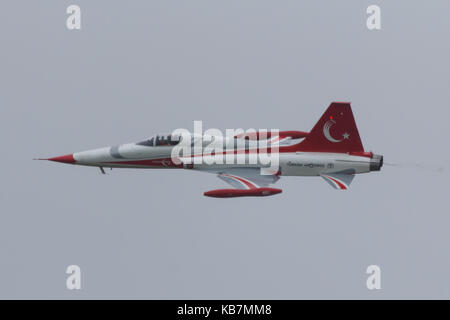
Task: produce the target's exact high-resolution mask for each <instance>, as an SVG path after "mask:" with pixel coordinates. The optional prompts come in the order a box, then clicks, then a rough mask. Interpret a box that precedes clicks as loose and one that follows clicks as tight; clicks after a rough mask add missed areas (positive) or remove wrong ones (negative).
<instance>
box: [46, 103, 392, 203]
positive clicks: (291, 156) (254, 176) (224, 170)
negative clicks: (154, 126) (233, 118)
mask: <svg viewBox="0 0 450 320" xmlns="http://www.w3.org/2000/svg"><path fill="white" fill-rule="evenodd" d="M231 139H233V140H234V142H235V145H239V144H237V143H236V142H237V141H239V140H240V141H239V142H244V143H243V144H242V143H241V145H243V148H241V150H239V149H238V150H234V151H233V152H234V153H239V152H240V153H241V154H242V153H244V154H246V155H248V154H249V153H251V152H254V151H255V149H256V152H263V151H262V150H258V146H259V144H258V139H265V140H268V141H269V147H268V148H266V149H265V150H264V152H268V153H270V152H272V148H273V146H274V145H275V144H276V147H277V151H278V156H279V158H278V168H277V169H278V170H273V171H272V172H270V173H269V174H268V173H267V172H263V171H264V169H265V168H266V167H267V166H265V165H263V164H261V163H260V162H257V163H254V164H241V165H239V164H226V163H223V164H206V163H203V162H201V163H198V164H196V163H195V162H194V163H192V161H186V160H187V159H186V158H179V159H178V161H174V158H173V156H172V151H173V148H174V147H176V146H177V145H178V144H179V143H180V141H181V140H182V139H175V138H174V137H173V136H172V135H157V136H155V137H153V138H151V139H148V140H145V141H142V142H138V143H128V144H122V145H117V146H112V147H105V148H100V149H94V150H89V151H83V152H77V153H73V154H68V155H64V156H59V157H54V158H49V159H40V160H50V161H56V162H62V163H69V164H76V165H83V166H95V167H99V168H100V170H101V171H102V173H105V172H104V170H103V168H104V167H107V168H140V169H143V168H184V169H190V170H199V171H205V172H210V173H215V174H217V176H218V177H219V178H220V179H222V180H223V181H225V182H227V183H228V184H230V185H231V186H232V187H233V188H229V189H218V190H211V191H207V192H205V193H204V195H205V196H208V197H218V198H229V197H242V196H269V195H274V194H277V193H280V192H281V191H282V190H281V189H275V188H271V187H270V185H271V184H274V183H275V182H277V181H278V180H279V179H280V176H320V177H322V178H323V179H325V181H327V182H328V183H329V184H330V185H331V186H332V187H334V188H336V189H340V190H346V189H347V188H348V187H349V185H350V183H351V182H352V180H353V177H354V175H355V174H358V173H366V172H371V171H379V170H380V169H381V167H382V165H383V156H381V155H375V154H373V153H372V152H365V151H364V148H363V145H362V143H361V139H360V137H359V133H358V129H357V128H356V123H355V119H354V117H353V113H352V110H351V107H350V103H348V102H333V103H331V105H330V106H329V107H328V109H327V110H326V111H325V113H324V114H323V115H322V117H321V118H320V120H319V121H318V122H317V123H316V125H315V126H314V128H312V130H311V131H310V132H309V133H308V132H302V131H280V132H279V135H278V136H271V135H270V132H269V133H268V134H267V135H264V134H260V132H256V135H253V136H252V137H250V136H249V135H241V136H234V137H231ZM242 140H245V141H242ZM203 147H204V145H203ZM226 152H227V150H225V152H224V154H225V153H226ZM211 154H213V155H215V156H217V154H214V153H210V154H205V153H204V152H202V151H201V152H200V153H197V154H196V153H193V154H192V155H190V156H189V158H190V159H189V160H192V158H193V157H208V156H211ZM247 163H248V162H247Z"/></svg>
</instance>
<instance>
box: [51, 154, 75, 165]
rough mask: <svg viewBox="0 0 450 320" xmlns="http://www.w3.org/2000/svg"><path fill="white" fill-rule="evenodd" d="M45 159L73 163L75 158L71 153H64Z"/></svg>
mask: <svg viewBox="0 0 450 320" xmlns="http://www.w3.org/2000/svg"><path fill="white" fill-rule="evenodd" d="M47 160H50V161H55V162H62V163H75V159H74V158H73V154H66V155H65V156H59V157H54V158H49V159H47Z"/></svg>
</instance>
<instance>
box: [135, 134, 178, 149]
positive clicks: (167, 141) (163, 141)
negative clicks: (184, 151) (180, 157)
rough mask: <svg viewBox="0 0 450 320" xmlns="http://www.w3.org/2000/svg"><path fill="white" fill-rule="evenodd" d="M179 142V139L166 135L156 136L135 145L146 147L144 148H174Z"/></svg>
mask: <svg viewBox="0 0 450 320" xmlns="http://www.w3.org/2000/svg"><path fill="white" fill-rule="evenodd" d="M180 141H181V138H180V137H172V135H171V134H166V135H156V136H154V137H152V138H151V139H148V140H144V141H141V142H138V143H136V144H137V145H139V146H146V147H159V146H174V145H177V144H178V143H180Z"/></svg>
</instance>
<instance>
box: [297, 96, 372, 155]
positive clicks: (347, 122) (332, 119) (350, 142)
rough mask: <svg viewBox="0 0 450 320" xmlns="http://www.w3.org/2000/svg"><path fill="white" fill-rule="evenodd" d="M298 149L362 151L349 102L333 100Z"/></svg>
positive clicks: (339, 151) (344, 151)
mask: <svg viewBox="0 0 450 320" xmlns="http://www.w3.org/2000/svg"><path fill="white" fill-rule="evenodd" d="M298 151H310V152H338V153H347V152H362V151H364V148H363V145H362V143H361V139H360V137H359V133H358V129H357V128H356V123H355V118H353V113H352V108H351V107H350V103H349V102H333V103H331V104H330V106H329V107H328V109H327V111H325V113H324V114H323V115H322V117H321V118H320V120H319V122H317V123H316V125H315V126H314V128H313V129H312V130H311V132H310V133H309V134H308V136H307V137H306V138H305V140H303V141H302V142H301V143H300V144H299V145H298Z"/></svg>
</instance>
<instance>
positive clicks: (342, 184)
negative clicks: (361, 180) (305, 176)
mask: <svg viewBox="0 0 450 320" xmlns="http://www.w3.org/2000/svg"><path fill="white" fill-rule="evenodd" d="M320 176H321V177H322V178H324V180H325V181H326V182H328V183H329V184H330V185H331V186H332V187H333V188H335V189H339V190H347V189H348V187H349V186H350V183H352V180H353V178H354V175H353V174H348V173H329V174H321V175H320Z"/></svg>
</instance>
